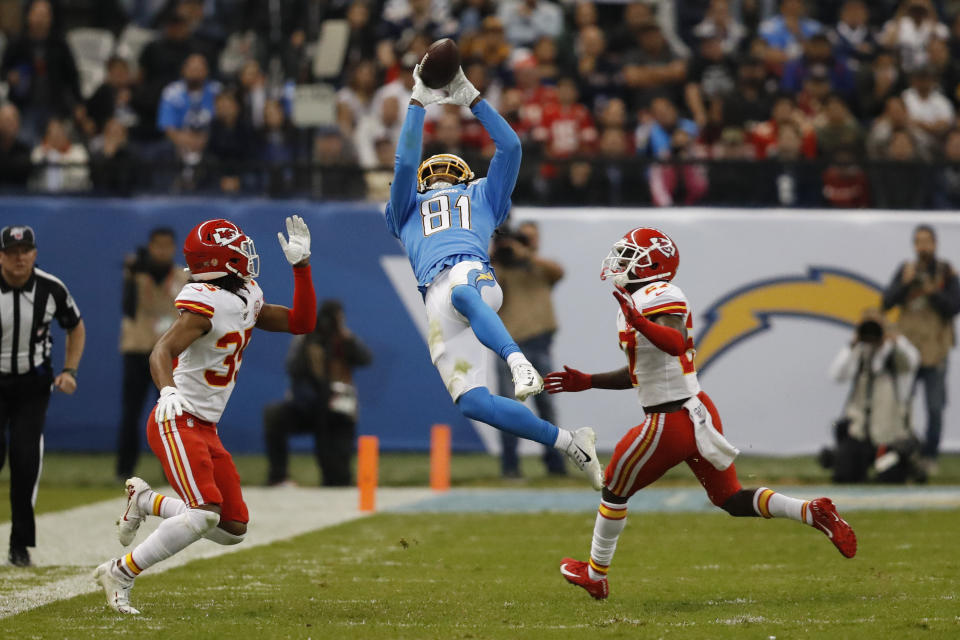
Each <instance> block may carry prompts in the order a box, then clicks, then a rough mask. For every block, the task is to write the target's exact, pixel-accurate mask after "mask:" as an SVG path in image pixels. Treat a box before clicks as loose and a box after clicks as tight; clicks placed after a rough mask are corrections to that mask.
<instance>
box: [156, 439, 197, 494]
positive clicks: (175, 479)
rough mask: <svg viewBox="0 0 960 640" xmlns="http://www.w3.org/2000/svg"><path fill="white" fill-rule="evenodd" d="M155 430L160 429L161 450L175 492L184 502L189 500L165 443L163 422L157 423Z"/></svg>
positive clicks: (167, 445) (171, 454) (168, 446)
mask: <svg viewBox="0 0 960 640" xmlns="http://www.w3.org/2000/svg"><path fill="white" fill-rule="evenodd" d="M157 430H158V431H160V442H162V443H163V450H164V451H165V452H166V454H167V465H168V466H169V467H170V475H172V476H173V482H174V486H173V488H174V489H176V490H177V493H179V494H180V497H181V498H183V501H184V502H186V503H189V502H190V496H189V494H187V491H186V489H185V488H184V486H183V483H181V482H180V474H178V473H177V465H176V462H175V461H174V459H173V453H172V452H171V451H170V445H169V444H167V439H166V437H164V434H163V424H162V423H160V422H158V423H157Z"/></svg>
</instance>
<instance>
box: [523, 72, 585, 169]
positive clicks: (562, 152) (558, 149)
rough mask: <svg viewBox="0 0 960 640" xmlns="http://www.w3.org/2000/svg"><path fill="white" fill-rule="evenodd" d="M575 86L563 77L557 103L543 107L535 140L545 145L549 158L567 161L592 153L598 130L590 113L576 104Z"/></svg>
mask: <svg viewBox="0 0 960 640" xmlns="http://www.w3.org/2000/svg"><path fill="white" fill-rule="evenodd" d="M578 97H579V96H578V93H577V83H576V82H574V80H573V78H571V77H569V76H564V77H562V78H560V80H559V82H557V101H556V102H550V103H548V104H546V105H545V106H544V108H543V118H542V120H541V122H540V126H539V127H537V128H536V129H534V131H533V137H534V140H538V141H541V142H543V143H544V147H545V151H546V155H547V157H548V158H568V157H570V156H572V155H580V154H584V153H590V152H592V151H594V149H595V147H596V142H597V129H596V127H595V126H594V124H593V116H591V115H590V111H589V110H588V109H587V108H586V107H585V106H583V105H582V104H580V103H578V102H577V98H578Z"/></svg>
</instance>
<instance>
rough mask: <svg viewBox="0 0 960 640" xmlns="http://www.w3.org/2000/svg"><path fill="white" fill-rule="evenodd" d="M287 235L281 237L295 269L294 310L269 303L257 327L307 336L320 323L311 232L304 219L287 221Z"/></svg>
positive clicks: (292, 217)
mask: <svg viewBox="0 0 960 640" xmlns="http://www.w3.org/2000/svg"><path fill="white" fill-rule="evenodd" d="M287 235H288V236H289V237H290V239H289V240H288V239H287V238H284V237H283V234H282V233H278V234H277V238H278V239H279V241H280V248H281V249H283V255H284V256H285V257H286V258H287V262H289V263H290V265H291V266H292V267H293V308H292V309H290V308H287V307H284V306H281V305H278V304H265V305H263V309H261V310H260V315H259V316H258V317H257V324H256V327H257V328H258V329H263V330H264V331H284V332H288V333H294V334H298V335H300V334H304V333H310V332H311V331H313V329H314V327H315V326H316V324H317V294H316V293H315V292H314V290H313V275H312V273H311V271H310V229H309V228H308V227H307V223H306V222H304V221H303V218H301V217H300V216H290V217H288V218H287Z"/></svg>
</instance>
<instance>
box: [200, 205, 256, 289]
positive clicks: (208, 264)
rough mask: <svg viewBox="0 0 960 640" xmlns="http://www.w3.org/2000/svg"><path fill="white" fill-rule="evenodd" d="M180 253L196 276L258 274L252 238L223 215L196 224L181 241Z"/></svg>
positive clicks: (248, 275) (205, 277) (241, 276)
mask: <svg viewBox="0 0 960 640" xmlns="http://www.w3.org/2000/svg"><path fill="white" fill-rule="evenodd" d="M183 257H184V258H186V260H187V266H188V267H189V268H190V273H191V274H193V278H194V279H195V280H216V279H217V278H222V277H223V276H226V275H230V274H233V275H235V276H239V277H240V278H243V279H244V280H250V279H251V278H256V277H257V276H258V275H260V256H258V255H257V250H256V248H255V247H254V246H253V240H252V239H250V238H249V237H247V236H246V235H244V233H243V231H241V230H240V227H238V226H237V225H235V224H234V223H232V222H230V221H229V220H224V219H223V218H220V219H217V220H207V221H206V222H201V223H200V224H198V225H197V226H195V227H194V228H193V229H192V230H191V231H190V233H189V234H188V235H187V239H186V240H184V242H183Z"/></svg>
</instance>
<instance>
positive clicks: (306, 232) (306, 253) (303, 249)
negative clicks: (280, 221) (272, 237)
mask: <svg viewBox="0 0 960 640" xmlns="http://www.w3.org/2000/svg"><path fill="white" fill-rule="evenodd" d="M287 235H288V236H290V240H287V239H286V238H284V237H283V233H279V232H278V233H277V238H278V239H279V240H280V248H281V249H283V255H285V256H287V262H289V263H290V264H293V265H295V264H299V263H300V262H303V261H304V260H306V259H307V258H309V257H310V229H308V228H307V223H306V222H304V221H303V218H301V217H300V216H289V217H288V218H287Z"/></svg>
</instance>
